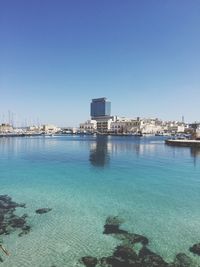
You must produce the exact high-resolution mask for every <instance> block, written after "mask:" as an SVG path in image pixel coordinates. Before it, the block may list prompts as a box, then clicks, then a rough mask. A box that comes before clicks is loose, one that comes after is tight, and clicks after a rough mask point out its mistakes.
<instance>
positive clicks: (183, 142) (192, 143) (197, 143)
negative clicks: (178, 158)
mask: <svg viewBox="0 0 200 267" xmlns="http://www.w3.org/2000/svg"><path fill="white" fill-rule="evenodd" d="M165 144H167V145H170V146H189V147H200V140H192V139H180V140H179V139H168V140H165Z"/></svg>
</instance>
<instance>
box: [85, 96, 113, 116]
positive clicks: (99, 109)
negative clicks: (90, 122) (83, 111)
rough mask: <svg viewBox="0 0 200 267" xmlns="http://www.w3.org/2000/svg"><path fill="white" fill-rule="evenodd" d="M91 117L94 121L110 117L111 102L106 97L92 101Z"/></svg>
mask: <svg viewBox="0 0 200 267" xmlns="http://www.w3.org/2000/svg"><path fill="white" fill-rule="evenodd" d="M90 115H91V117H92V119H95V118H97V117H110V115H111V102H109V101H107V99H106V98H105V97H102V98H95V99H92V102H91V104H90Z"/></svg>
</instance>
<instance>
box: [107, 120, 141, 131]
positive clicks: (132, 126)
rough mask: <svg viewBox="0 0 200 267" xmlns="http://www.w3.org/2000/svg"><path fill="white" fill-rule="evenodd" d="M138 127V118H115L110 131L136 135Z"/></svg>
mask: <svg viewBox="0 0 200 267" xmlns="http://www.w3.org/2000/svg"><path fill="white" fill-rule="evenodd" d="M139 125H140V122H139V118H137V119H129V118H125V117H121V118H120V117H116V120H115V121H112V122H111V129H110V130H111V132H112V133H136V132H138V129H139Z"/></svg>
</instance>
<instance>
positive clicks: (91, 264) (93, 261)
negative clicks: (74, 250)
mask: <svg viewBox="0 0 200 267" xmlns="http://www.w3.org/2000/svg"><path fill="white" fill-rule="evenodd" d="M81 261H82V262H83V263H84V264H85V266H86V267H95V266H96V265H97V262H98V261H97V258H95V257H91V256H86V257H82V259H81Z"/></svg>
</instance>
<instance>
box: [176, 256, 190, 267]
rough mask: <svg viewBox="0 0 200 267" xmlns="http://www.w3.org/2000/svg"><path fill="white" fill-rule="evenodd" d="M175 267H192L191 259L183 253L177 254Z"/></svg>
mask: <svg viewBox="0 0 200 267" xmlns="http://www.w3.org/2000/svg"><path fill="white" fill-rule="evenodd" d="M174 266H175V267H194V265H193V262H192V259H191V258H190V257H189V256H187V255H186V254H185V253H178V254H177V255H176V258H175V260H174Z"/></svg>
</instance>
